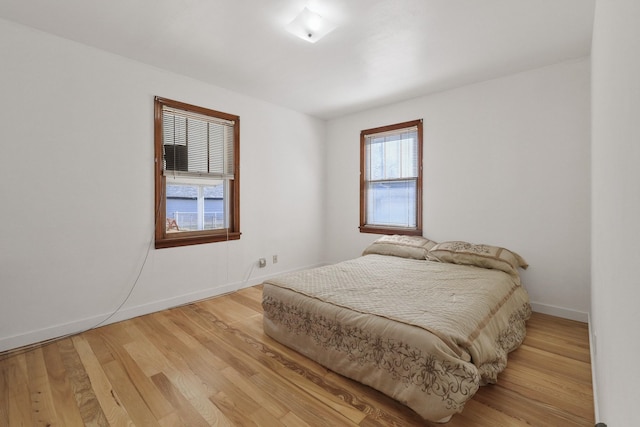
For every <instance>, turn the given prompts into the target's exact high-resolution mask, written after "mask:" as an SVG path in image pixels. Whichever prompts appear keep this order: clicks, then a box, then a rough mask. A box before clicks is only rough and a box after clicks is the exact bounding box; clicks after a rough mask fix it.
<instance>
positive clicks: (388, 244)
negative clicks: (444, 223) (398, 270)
mask: <svg viewBox="0 0 640 427" xmlns="http://www.w3.org/2000/svg"><path fill="white" fill-rule="evenodd" d="M434 246H436V242H434V241H432V240H429V239H427V238H426V237H422V236H401V235H397V234H394V235H392V236H382V237H380V238H379V239H378V240H376V241H375V242H373V243H372V244H370V245H369V246H367V247H366V248H365V250H364V251H363V252H362V255H370V254H378V255H390V256H397V257H401V258H413V259H426V258H427V254H428V253H429V249H431V248H433V247H434Z"/></svg>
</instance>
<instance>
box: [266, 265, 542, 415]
mask: <svg viewBox="0 0 640 427" xmlns="http://www.w3.org/2000/svg"><path fill="white" fill-rule="evenodd" d="M263 307H264V328H265V332H266V333H267V334H269V335H270V336H272V337H273V338H274V339H276V340H278V341H280V342H282V343H283V344H285V345H287V346H290V347H292V348H293V349H295V350H297V351H299V352H301V353H303V354H305V355H306V356H308V357H310V358H311V359H314V360H316V361H317V362H319V363H321V364H323V365H325V366H326V367H328V368H330V369H332V370H334V371H336V372H338V373H340V374H342V375H345V376H348V377H350V378H353V379H355V380H357V381H360V382H362V383H364V384H367V385H370V386H372V387H374V388H376V389H378V390H380V391H382V392H383V393H385V394H387V395H389V396H391V397H393V398H395V399H397V400H399V401H401V402H402V403H404V404H406V405H407V406H409V407H411V408H412V409H413V410H415V411H416V412H417V413H419V414H420V415H421V416H423V417H424V418H425V419H428V420H431V421H440V422H443V421H447V420H448V419H449V418H450V417H451V415H452V414H454V413H456V412H459V411H461V410H462V408H463V406H464V403H465V402H466V401H467V400H468V399H470V398H471V397H472V396H473V394H474V393H475V392H476V390H477V388H478V386H479V385H482V384H486V383H490V382H495V381H496V380H497V375H498V373H499V372H501V371H502V370H503V369H504V368H505V366H506V361H507V353H508V352H509V351H511V350H514V349H515V348H517V347H518V346H519V345H520V344H521V342H522V340H523V339H524V335H525V324H524V322H525V320H526V319H527V318H528V317H529V315H530V306H529V299H528V295H527V293H526V291H525V290H524V288H523V287H522V286H521V285H520V284H519V280H518V278H514V277H512V276H510V275H509V274H506V273H504V272H502V271H498V270H490V269H484V268H478V267H471V266H463V265H456V264H448V263H440V262H432V261H426V260H413V259H406V258H398V257H392V256H383V255H367V256H364V257H360V258H357V259H354V260H350V261H345V262H342V263H339V264H335V265H330V266H325V267H320V268H316V269H311V270H305V271H301V272H296V273H291V274H286V275H283V276H279V277H277V278H275V279H271V280H268V281H266V282H265V284H264V294H263Z"/></svg>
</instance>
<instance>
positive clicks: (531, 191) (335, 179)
mask: <svg viewBox="0 0 640 427" xmlns="http://www.w3.org/2000/svg"><path fill="white" fill-rule="evenodd" d="M589 79H590V75H589V61H588V59H586V58H583V59H579V60H575V61H571V62H566V63H561V64H558V65H554V66H550V67H546V68H541V69H536V70H532V71H529V72H525V73H520V74H516V75H511V76H507V77H504V78H499V79H496V80H491V81H487V82H484V83H480V84H475V85H471V86H466V87H462V88H458V89H455V90H450V91H446V92H441V93H437V94H434V95H431V96H426V97H421V98H417V99H414V100H411V101H407V102H403V103H399V104H395V105H391V106H387V107H384V108H379V109H375V110H370V111H366V112H362V113H359V114H355V115H352V116H348V117H344V118H340V119H336V120H332V121H330V122H329V123H328V127H327V140H328V151H327V176H328V180H327V186H326V192H327V193H326V198H327V209H326V223H325V227H326V230H327V234H326V236H327V243H326V247H327V254H328V257H327V258H328V259H327V261H329V262H335V261H339V260H344V259H347V258H352V257H355V256H358V255H359V254H360V253H361V251H362V250H363V249H364V247H365V246H366V245H367V244H368V243H370V242H371V241H373V240H374V239H376V238H377V237H379V236H376V235H371V234H361V233H359V231H358V224H359V214H358V212H359V211H358V210H359V205H358V203H359V202H358V201H359V196H358V195H359V180H358V176H359V134H360V131H361V130H362V129H368V128H372V127H377V126H382V125H388V124H393V123H399V122H403V121H407V120H414V119H420V118H422V119H424V162H423V165H424V186H423V188H424V213H423V234H424V235H425V236H427V237H429V238H430V239H433V240H436V241H447V240H465V241H470V242H474V243H486V244H493V245H498V246H504V247H507V248H510V249H513V250H515V251H516V252H518V253H520V254H521V255H522V256H523V257H524V258H525V259H526V260H527V261H528V262H529V264H530V268H529V270H527V271H526V272H524V273H523V274H522V277H523V282H524V284H525V285H526V287H527V290H528V291H529V293H530V295H531V299H532V301H533V302H534V303H535V306H534V309H537V310H538V311H546V312H550V313H553V314H558V315H561V316H565V317H570V318H576V319H579V320H586V318H587V315H586V313H587V311H588V309H589V280H590V271H589V260H590V250H589V244H590V225H589V224H590V215H589V209H590V183H589V174H590V170H589V156H590V151H589V138H590V133H589V119H590V117H589V114H590V110H589V102H590V97H589V93H590V90H589V89H590V87H589Z"/></svg>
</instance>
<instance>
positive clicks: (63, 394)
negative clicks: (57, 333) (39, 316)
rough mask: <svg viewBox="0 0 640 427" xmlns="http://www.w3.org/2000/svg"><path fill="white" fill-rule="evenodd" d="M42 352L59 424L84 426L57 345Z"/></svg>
mask: <svg viewBox="0 0 640 427" xmlns="http://www.w3.org/2000/svg"><path fill="white" fill-rule="evenodd" d="M42 351H43V355H44V360H45V365H46V367H47V373H48V376H49V384H50V385H51V395H52V397H53V404H54V407H55V408H56V414H57V418H58V421H59V423H60V424H62V425H64V426H76V425H82V416H81V414H80V408H79V407H78V404H77V401H76V399H75V397H74V396H73V391H72V390H71V385H70V380H69V373H68V372H66V370H65V368H64V362H63V361H62V356H61V355H60V351H59V347H58V345H57V343H51V344H49V345H46V346H44V347H43V348H42Z"/></svg>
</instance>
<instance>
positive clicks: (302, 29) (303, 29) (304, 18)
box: [285, 7, 336, 43]
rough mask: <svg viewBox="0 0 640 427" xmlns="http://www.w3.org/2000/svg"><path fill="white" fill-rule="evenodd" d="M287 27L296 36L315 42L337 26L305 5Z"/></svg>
mask: <svg viewBox="0 0 640 427" xmlns="http://www.w3.org/2000/svg"><path fill="white" fill-rule="evenodd" d="M285 29H286V30H287V31H288V32H290V33H291V34H293V35H294V36H298V37H300V38H301V39H303V40H306V41H308V42H310V43H315V42H317V41H318V40H320V39H321V38H323V37H324V36H326V35H327V34H329V33H330V32H331V31H333V30H335V29H336V26H335V25H334V24H332V23H331V22H329V21H327V20H326V19H324V18H323V17H322V16H320V15H318V14H317V13H315V12H312V11H310V10H309V9H307V8H306V7H305V8H304V9H303V11H302V12H300V14H299V15H298V16H296V18H295V19H294V20H293V21H291V22H290V23H289V25H287V26H286V27H285Z"/></svg>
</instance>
